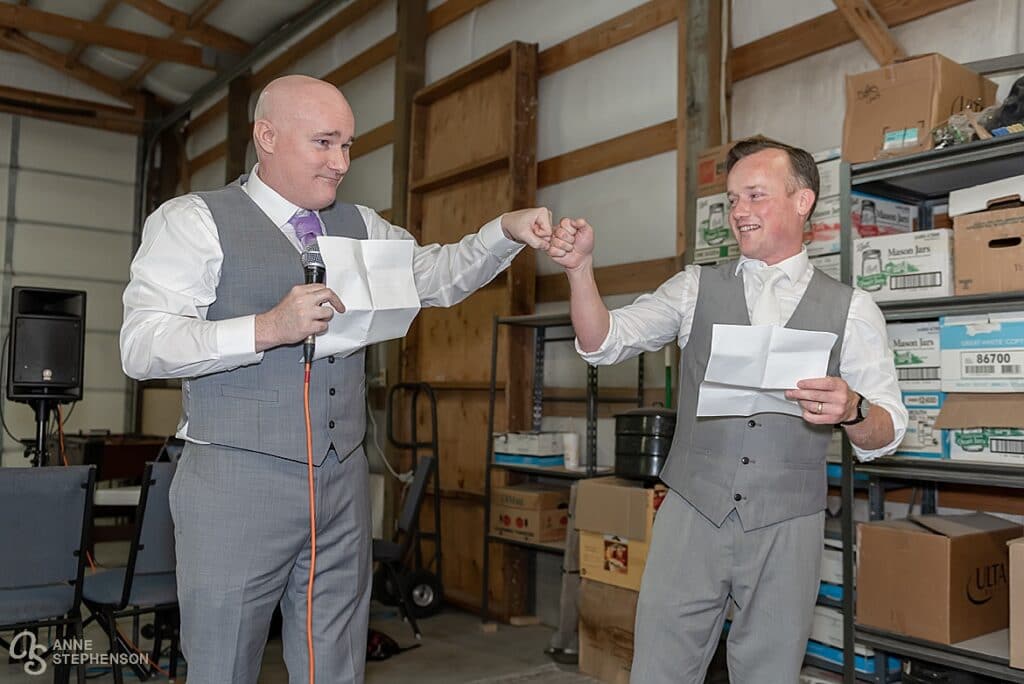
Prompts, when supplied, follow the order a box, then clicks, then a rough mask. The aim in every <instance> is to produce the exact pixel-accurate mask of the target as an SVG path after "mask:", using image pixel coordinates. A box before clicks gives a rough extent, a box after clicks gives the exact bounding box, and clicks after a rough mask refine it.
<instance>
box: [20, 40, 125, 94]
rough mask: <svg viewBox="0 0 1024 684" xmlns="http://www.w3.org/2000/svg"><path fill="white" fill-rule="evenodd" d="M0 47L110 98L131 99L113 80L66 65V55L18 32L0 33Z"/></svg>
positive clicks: (83, 66) (81, 67) (87, 68)
mask: <svg viewBox="0 0 1024 684" xmlns="http://www.w3.org/2000/svg"><path fill="white" fill-rule="evenodd" d="M0 45H2V46H4V47H7V48H8V49H11V50H16V51H17V52H20V53H22V54H25V55H28V56H29V57H31V58H33V59H34V60H36V61H37V62H42V63H43V64H45V65H46V66H48V67H50V68H51V69H54V70H56V71H59V72H60V73H62V74H64V75H66V76H70V77H71V78H73V79H75V80H76V81H80V82H82V83H84V84H86V85H87V86H89V87H91V88H95V89H96V90H98V91H100V92H101V93H106V94H107V95H110V96H111V97H116V98H118V99H119V100H125V101H126V102H127V101H129V100H131V99H132V97H131V96H130V95H126V93H125V90H124V88H122V87H121V84H120V83H118V82H117V81H115V80H114V79H112V78H110V77H109V76H107V75H105V74H102V73H100V72H98V71H96V70H95V69H91V68H89V67H87V66H85V65H84V64H79V63H77V62H72V63H68V61H67V55H65V54H63V53H60V52H57V51H56V50H54V49H53V48H51V47H49V46H47V45H44V44H42V43H40V42H38V41H35V40H32V39H31V38H29V37H28V36H26V35H24V34H23V33H21V32H20V31H4V32H3V33H0Z"/></svg>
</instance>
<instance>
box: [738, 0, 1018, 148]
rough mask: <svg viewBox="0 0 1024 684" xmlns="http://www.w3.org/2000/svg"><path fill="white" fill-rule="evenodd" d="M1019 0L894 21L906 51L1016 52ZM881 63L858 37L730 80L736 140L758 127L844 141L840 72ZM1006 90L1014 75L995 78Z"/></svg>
mask: <svg viewBox="0 0 1024 684" xmlns="http://www.w3.org/2000/svg"><path fill="white" fill-rule="evenodd" d="M1019 12H1020V7H1019V2H1018V0H976V1H975V2H970V3H966V4H964V5H959V6H957V7H953V8H951V9H948V10H945V11H943V12H938V13H936V14H932V15H930V16H928V17H925V18H923V19H919V20H917V21H914V22H911V23H909V24H904V25H903V26H898V27H896V28H894V29H893V35H894V36H895V38H896V40H897V41H898V42H899V44H900V45H901V46H903V48H904V50H906V51H907V53H908V54H923V53H927V52H941V53H942V54H944V55H946V56H947V57H949V58H950V59H953V60H955V61H958V62H970V61H974V60H979V59H985V58H988V57H999V56H1002V55H1007V54H1013V53H1015V52H1018V51H1019V50H1020V46H1021V37H1020V24H1019V21H1018V16H1019ZM876 68H878V65H877V63H876V62H875V61H874V59H873V58H872V57H871V56H870V54H868V52H867V50H866V49H865V48H864V47H863V45H861V44H860V43H859V42H857V43H850V44H847V45H843V46H841V47H838V48H835V49H833V50H829V51H827V52H823V53H820V54H817V55H814V56H812V57H808V58H807V59H803V60H800V61H798V62H794V63H792V64H788V65H786V66H784V67H780V68H778V69H774V70H772V71H769V72H766V73H764V74H759V75H757V76H754V77H752V78H749V79H745V80H743V81H739V82H738V83H736V84H735V85H734V86H733V97H732V132H733V138H741V137H743V136H746V135H751V134H754V133H763V134H765V135H768V136H772V137H777V138H779V139H781V140H785V141H786V142H789V143H792V144H795V145H800V146H803V147H806V148H807V149H809V150H820V149H825V148H828V147H837V146H839V145H840V144H841V142H842V136H843V117H844V114H845V111H846V103H845V75H846V74H855V73H859V72H862V71H869V70H871V69H876ZM994 80H997V82H999V83H1000V84H1001V88H1000V92H999V97H1004V96H1005V94H1006V89H1007V87H1008V86H1007V83H1009V82H1012V81H1013V77H1008V78H1001V79H994Z"/></svg>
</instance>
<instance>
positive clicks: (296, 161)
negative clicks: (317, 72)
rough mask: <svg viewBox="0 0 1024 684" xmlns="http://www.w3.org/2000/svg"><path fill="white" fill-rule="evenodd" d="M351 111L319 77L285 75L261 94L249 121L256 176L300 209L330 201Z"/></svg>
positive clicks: (344, 164)
mask: <svg viewBox="0 0 1024 684" xmlns="http://www.w3.org/2000/svg"><path fill="white" fill-rule="evenodd" d="M354 132H355V116H354V115H353V114H352V109H351V108H350V107H349V105H348V102H347V101H346V100H345V97H344V96H343V95H342V94H341V92H340V91H338V89H337V88H335V87H334V86H332V85H331V84H329V83H326V82H324V81H319V80H317V79H313V78H309V77H306V76H285V77H283V78H280V79H277V80H276V81H273V82H272V83H270V84H269V85H268V86H267V87H266V89H265V90H264V91H263V93H262V94H261V95H260V101H259V103H258V104H257V106H256V121H255V123H254V124H253V139H254V140H255V143H256V154H257V156H258V158H259V162H260V167H259V174H260V178H261V179H262V180H263V181H264V182H265V183H266V184H267V185H269V186H270V187H271V188H273V189H274V190H275V191H277V192H278V194H280V195H281V196H282V197H284V198H285V199H286V200H288V201H289V202H291V203H293V204H295V205H297V206H299V207H302V208H304V209H323V208H324V207H327V206H329V205H331V204H332V203H333V202H334V200H335V196H336V194H337V191H338V185H340V184H341V181H342V179H344V177H345V174H346V173H347V172H348V167H349V148H350V147H351V146H352V141H353V139H354V138H353V134H354Z"/></svg>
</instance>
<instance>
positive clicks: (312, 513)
mask: <svg viewBox="0 0 1024 684" xmlns="http://www.w3.org/2000/svg"><path fill="white" fill-rule="evenodd" d="M305 366H306V372H305V376H306V377H305V381H304V382H303V392H302V395H303V401H302V404H303V408H304V410H305V414H306V472H307V474H308V476H309V547H310V556H309V581H308V582H307V584H306V649H307V652H308V656H309V684H315V682H316V674H315V672H316V670H315V664H314V663H315V661H314V660H313V576H314V575H315V574H316V496H315V491H314V486H313V427H312V423H311V422H310V418H309V374H310V369H311V366H312V361H310V360H309V358H308V357H307V359H306V362H305Z"/></svg>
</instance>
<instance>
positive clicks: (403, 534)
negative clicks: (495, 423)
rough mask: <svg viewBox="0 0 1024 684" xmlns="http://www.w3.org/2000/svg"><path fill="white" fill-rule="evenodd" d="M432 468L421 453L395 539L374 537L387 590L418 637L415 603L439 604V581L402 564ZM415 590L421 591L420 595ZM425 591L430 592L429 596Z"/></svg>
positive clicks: (375, 554) (429, 459)
mask: <svg viewBox="0 0 1024 684" xmlns="http://www.w3.org/2000/svg"><path fill="white" fill-rule="evenodd" d="M433 467H434V458H433V457H432V456H424V457H422V458H421V459H420V460H419V463H417V464H416V473H415V475H414V476H413V480H412V484H410V485H409V491H408V492H407V493H406V496H405V504H404V505H403V506H402V514H401V516H400V517H399V518H398V534H397V535H396V539H397V540H398V541H386V540H384V539H374V540H373V560H374V562H379V563H380V567H381V570H383V572H384V576H385V578H386V579H387V582H388V584H390V585H391V587H393V588H394V590H393V591H392V592H388V593H392V594H393V595H394V598H395V600H396V601H397V603H398V607H399V610H401V612H402V617H403V619H405V620H406V621H407V622H408V623H409V626H410V627H412V631H413V634H415V635H416V638H417V639H419V638H420V637H421V634H420V628H419V626H418V625H417V624H416V615H417V613H418V612H419V611H418V610H417V606H420V605H422V606H434V605H440V603H441V583H440V581H439V580H438V579H437V578H436V577H434V576H433V573H423V572H415V571H414V572H409V571H408V569H407V568H405V567H403V566H404V562H405V559H406V557H407V556H408V555H409V552H410V550H411V549H412V544H413V541H414V540H415V538H416V530H417V527H418V526H419V517H420V506H421V505H422V504H423V495H424V493H425V492H426V490H427V481H428V480H429V479H430V474H431V471H432V470H433ZM427 575H429V577H428V576H427ZM414 592H420V594H421V595H417V594H414ZM424 592H429V594H430V595H429V596H428V595H426V594H424Z"/></svg>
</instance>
